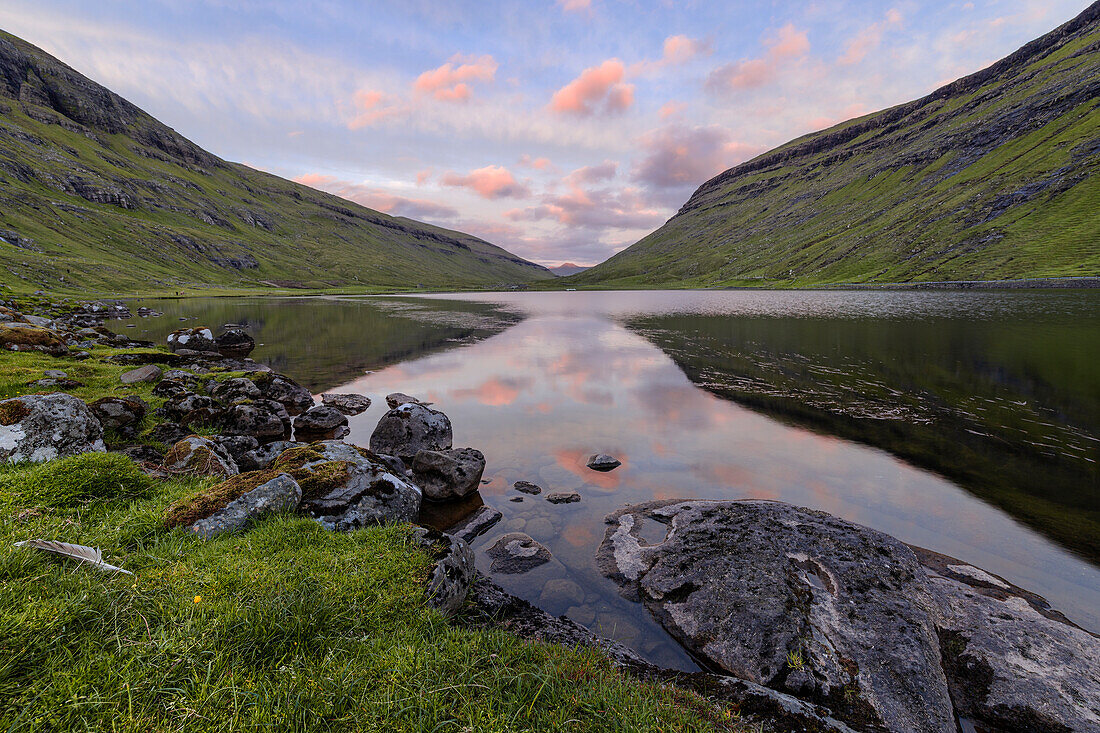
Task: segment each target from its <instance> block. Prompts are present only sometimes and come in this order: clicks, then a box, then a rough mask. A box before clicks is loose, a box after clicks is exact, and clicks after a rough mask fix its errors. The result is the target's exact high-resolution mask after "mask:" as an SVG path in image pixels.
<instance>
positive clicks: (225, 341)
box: [214, 328, 256, 359]
mask: <svg viewBox="0 0 1100 733" xmlns="http://www.w3.org/2000/svg"><path fill="white" fill-rule="evenodd" d="M214 344H215V346H216V347H217V349H218V353H219V354H221V355H222V356H226V357H229V358H231V359H243V358H245V357H246V356H248V355H249V354H251V353H252V350H253V349H254V348H256V340H255V339H253V338H252V337H251V336H249V335H248V334H247V333H245V331H244V329H241V328H231V329H229V330H228V331H226V332H225V333H223V334H221V335H220V336H218V337H217V338H215V339H214Z"/></svg>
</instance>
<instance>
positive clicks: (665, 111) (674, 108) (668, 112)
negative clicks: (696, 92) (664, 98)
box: [657, 102, 687, 120]
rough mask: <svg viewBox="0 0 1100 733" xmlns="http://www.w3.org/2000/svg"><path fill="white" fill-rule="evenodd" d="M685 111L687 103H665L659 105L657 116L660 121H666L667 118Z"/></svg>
mask: <svg viewBox="0 0 1100 733" xmlns="http://www.w3.org/2000/svg"><path fill="white" fill-rule="evenodd" d="M685 109H687V103H685V102H665V103H664V104H662V105H661V109H660V110H658V111H657V114H659V115H660V116H661V119H662V120H667V119H668V118H669V117H675V116H677V115H678V114H680V113H681V112H683V111H684V110H685Z"/></svg>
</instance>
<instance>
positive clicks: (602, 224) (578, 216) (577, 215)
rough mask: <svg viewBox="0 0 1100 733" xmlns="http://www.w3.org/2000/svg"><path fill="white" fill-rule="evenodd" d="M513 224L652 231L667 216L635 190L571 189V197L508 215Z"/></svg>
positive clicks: (544, 201)
mask: <svg viewBox="0 0 1100 733" xmlns="http://www.w3.org/2000/svg"><path fill="white" fill-rule="evenodd" d="M504 216H505V217H506V218H507V219H509V220H511V221H517V222H519V221H528V222H530V221H554V222H557V223H558V224H562V225H564V226H566V227H583V228H586V229H592V230H601V229H650V228H653V227H655V226H659V225H660V224H661V223H662V222H663V221H664V220H665V215H664V213H662V212H661V211H658V210H657V209H655V208H654V207H653V206H651V205H650V204H649V203H648V201H647V200H646V198H645V196H644V195H643V194H642V192H641V191H640V190H639V189H637V188H635V187H632V186H627V187H625V188H622V189H619V190H585V189H583V188H581V187H580V186H572V187H571V188H570V190H569V192H568V193H565V194H560V195H546V196H543V197H542V203H541V204H539V205H537V206H528V207H526V208H523V209H512V210H511V211H506V212H505V213H504Z"/></svg>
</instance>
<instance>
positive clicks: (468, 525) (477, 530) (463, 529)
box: [447, 506, 504, 542]
mask: <svg viewBox="0 0 1100 733" xmlns="http://www.w3.org/2000/svg"><path fill="white" fill-rule="evenodd" d="M503 518H504V515H503V514H501V513H500V512H499V511H497V510H496V509H493V508H492V507H489V506H481V507H478V508H477V510H476V511H474V513H473V514H470V515H469V516H467V517H466V518H465V519H463V520H462V521H460V522H459V523H458V524H456V525H454V526H453V527H451V528H450V529H448V530H447V534H449V535H454V536H455V537H458V538H459V539H461V540H464V541H466V542H473V541H474V539H475V538H477V537H478V536H480V535H483V534H485V533H486V532H488V531H489V529H490V528H492V527H493V526H494V525H495V524H496V523H497V522H499V521H500V520H501V519H503Z"/></svg>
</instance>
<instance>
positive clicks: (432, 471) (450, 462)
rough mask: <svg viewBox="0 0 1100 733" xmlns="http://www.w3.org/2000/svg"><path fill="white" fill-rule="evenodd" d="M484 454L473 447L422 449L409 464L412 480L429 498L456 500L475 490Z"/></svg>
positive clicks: (479, 477)
mask: <svg viewBox="0 0 1100 733" xmlns="http://www.w3.org/2000/svg"><path fill="white" fill-rule="evenodd" d="M484 471H485V456H484V455H482V454H481V451H479V450H474V449H473V448H455V449H451V450H422V451H419V452H418V453H417V454H416V457H415V458H414V459H413V463H412V472H413V481H414V482H416V485H417V486H419V487H420V488H421V489H423V491H424V498H425V499H430V500H432V501H447V500H450V499H460V498H462V497H464V496H466V495H467V494H472V493H473V492H475V491H477V489H478V486H480V481H481V474H482V473H483V472H484Z"/></svg>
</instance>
